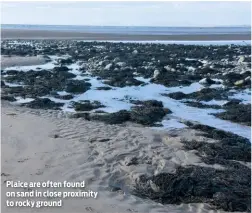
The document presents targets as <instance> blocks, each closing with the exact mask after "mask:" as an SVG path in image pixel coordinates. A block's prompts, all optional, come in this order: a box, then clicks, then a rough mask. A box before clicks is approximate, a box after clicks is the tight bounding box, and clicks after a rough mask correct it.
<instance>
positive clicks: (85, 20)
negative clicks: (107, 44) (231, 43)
mask: <svg viewBox="0 0 252 213" xmlns="http://www.w3.org/2000/svg"><path fill="white" fill-rule="evenodd" d="M250 4H251V3H250V2H4V3H2V13H1V14H2V24H47V25H54V24H56V25H103V26H105V25H107V26H220V25H250V20H251V5H250Z"/></svg>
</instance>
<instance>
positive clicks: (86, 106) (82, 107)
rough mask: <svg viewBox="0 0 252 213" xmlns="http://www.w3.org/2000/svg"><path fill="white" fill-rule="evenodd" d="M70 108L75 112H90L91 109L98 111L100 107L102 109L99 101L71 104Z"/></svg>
mask: <svg viewBox="0 0 252 213" xmlns="http://www.w3.org/2000/svg"><path fill="white" fill-rule="evenodd" d="M72 106H73V107H74V109H75V110H76V111H91V110H93V109H98V108H100V107H104V105H102V104H101V103H100V102H99V101H93V102H91V101H89V100H84V101H80V102H72Z"/></svg>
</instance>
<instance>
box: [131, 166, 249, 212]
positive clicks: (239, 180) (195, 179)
mask: <svg viewBox="0 0 252 213" xmlns="http://www.w3.org/2000/svg"><path fill="white" fill-rule="evenodd" d="M250 177H251V176H250V170H249V169H248V168H247V167H246V166H243V165H239V166H238V168H237V169H232V168H230V169H227V170H217V169H213V168H208V167H198V166H192V167H188V168H184V167H179V168H178V169H177V170H176V173H174V174H169V173H162V174H158V175H156V176H152V177H147V176H145V175H142V176H140V178H139V180H138V181H137V183H136V189H135V192H134V193H135V194H136V195H138V196H142V197H147V198H150V199H152V200H154V201H157V202H161V203H163V204H181V203H206V202H207V203H210V204H213V205H215V206H216V207H217V208H221V209H223V210H225V211H250V209H251V206H250V196H251V192H250Z"/></svg>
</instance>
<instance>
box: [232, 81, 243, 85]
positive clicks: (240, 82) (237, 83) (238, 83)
mask: <svg viewBox="0 0 252 213" xmlns="http://www.w3.org/2000/svg"><path fill="white" fill-rule="evenodd" d="M243 84H244V80H239V81H236V82H235V83H234V85H235V86H242V85H243Z"/></svg>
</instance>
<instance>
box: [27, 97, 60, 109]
mask: <svg viewBox="0 0 252 213" xmlns="http://www.w3.org/2000/svg"><path fill="white" fill-rule="evenodd" d="M63 105H64V104H63V103H55V102H53V101H51V100H50V99H49V98H37V99H35V100H33V101H31V102H29V103H24V104H22V106H26V107H29V108H33V109H54V110H59V109H60V107H62V106H63Z"/></svg>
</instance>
